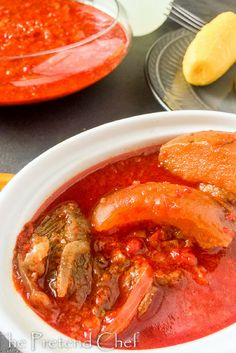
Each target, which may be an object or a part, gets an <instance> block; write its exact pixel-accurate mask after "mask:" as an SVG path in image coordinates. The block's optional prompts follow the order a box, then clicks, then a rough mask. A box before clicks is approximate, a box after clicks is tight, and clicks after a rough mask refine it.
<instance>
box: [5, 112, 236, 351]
mask: <svg viewBox="0 0 236 353" xmlns="http://www.w3.org/2000/svg"><path fill="white" fill-rule="evenodd" d="M208 118H209V121H207V119H208ZM191 121H192V123H191ZM235 122H236V115H234V114H229V113H222V112H213V111H210V112H209V111H175V112H158V113H151V114H144V115H140V116H134V117H131V118H127V119H122V120H116V121H114V122H111V123H108V124H104V125H101V126H98V127H96V128H93V129H91V130H88V131H85V132H83V133H81V134H78V135H76V136H74V137H71V138H69V139H67V140H65V141H64V142H61V143H59V144H58V145H56V146H54V147H52V148H51V149H49V150H48V151H46V152H44V153H43V154H42V155H40V156H39V157H37V158H36V159H34V160H33V161H32V162H30V163H29V164H28V165H27V166H26V167H24V168H23V169H22V170H21V171H20V172H19V173H18V174H17V175H16V177H15V178H13V179H12V181H10V183H9V184H8V185H7V186H6V188H5V189H4V190H3V191H2V193H1V196H0V215H1V218H2V216H3V219H5V222H0V234H4V237H3V236H1V237H0V244H1V246H0V280H2V279H3V278H4V275H5V276H6V278H8V281H9V282H11V284H12V280H11V278H9V272H6V271H5V270H6V268H5V267H4V266H5V262H10V266H11V260H12V257H11V258H10V259H7V256H5V258H6V259H4V256H1V254H2V255H5V254H7V253H8V250H7V249H5V248H4V246H3V245H4V244H6V242H8V240H9V239H8V238H9V236H8V233H7V232H5V231H6V230H7V227H8V228H9V229H8V230H10V228H12V227H13V225H12V224H11V222H12V219H11V217H13V216H14V211H13V214H11V215H9V214H8V219H7V217H6V215H7V211H9V210H10V211H11V205H12V208H13V209H14V207H16V208H17V207H19V206H22V207H23V206H24V202H25V199H24V197H23V194H21V195H20V196H21V197H19V195H18V191H19V190H21V191H22V187H24V186H25V185H28V184H27V182H29V180H31V179H32V177H34V178H35V179H34V180H33V181H32V184H35V185H33V186H32V188H31V186H30V185H29V190H28V191H27V190H26V193H27V192H28V194H30V195H31V194H32V190H33V191H34V192H35V193H37V190H38V192H39V193H40V192H41V190H40V188H39V189H36V186H38V187H39V186H40V185H42V184H43V183H44V182H46V183H49V180H48V176H45V178H44V177H43V176H42V175H40V178H37V176H38V170H37V168H39V167H42V166H45V163H46V162H48V163H49V164H48V166H49V169H50V168H51V169H53V168H54V166H53V165H51V164H50V163H51V162H52V161H53V160H55V165H56V164H57V167H58V166H59V165H60V163H61V161H62V160H65V159H68V158H69V157H68V151H69V150H72V149H73V148H74V147H75V146H78V147H79V146H80V145H83V144H84V143H86V142H87V144H90V145H91V141H93V143H92V145H93V147H92V151H95V150H97V148H98V146H97V144H96V137H98V139H100V140H101V141H100V144H101V146H100V145H99V146H100V147H101V150H102V155H103V159H102V160H103V161H104V162H105V161H106V160H107V159H108V158H107V156H106V153H107V154H109V153H111V152H110V150H109V149H108V147H107V142H106V141H105V139H104V135H106V134H107V136H109V134H110V135H111V136H110V137H109V138H110V140H111V141H112V143H113V142H114V145H115V144H118V142H117V141H119V142H120V143H121V144H120V145H119V146H118V150H120V148H121V146H122V141H120V140H122V139H124V141H125V146H126V145H127V146H128V149H127V152H128V151H130V152H131V151H132V150H134V149H135V148H134V149H133V147H134V146H135V144H134V143H133V142H132V141H129V140H128V139H129V138H131V140H132V137H134V138H135V139H136V140H137V142H138V144H137V146H140V144H143V146H149V145H151V144H152V143H153V142H152V143H151V141H154V138H156V139H158V140H159V141H158V142H159V143H161V139H162V138H163V141H164V140H166V139H168V138H169V136H176V135H178V134H179V133H181V132H180V131H182V130H183V129H184V127H186V130H184V131H183V132H182V133H184V132H187V131H200V126H203V127H207V128H208V129H210V128H212V129H213V130H216V127H218V126H221V127H222V129H224V130H225V131H235V130H236V124H235ZM188 125H189V126H188ZM131 128H133V131H132V130H131ZM127 129H128V131H127ZM202 129H203V128H202ZM125 131H126V132H127V134H126V136H125V137H124V136H123V135H122V133H124V132H125ZM138 131H139V134H138V133H137V132H138ZM145 131H146V137H145V138H143V139H142V138H141V137H142V136H143V135H145ZM119 133H121V135H120V134H119ZM171 134H172V135H171ZM115 135H118V137H117V140H114V136H115ZM120 136H122V139H121V138H120ZM156 136H157V137H156ZM147 141H148V143H147ZM149 141H150V143H149ZM131 146H132V148H131ZM112 148H114V147H113V146H112ZM66 150H68V151H66ZM63 151H65V152H67V153H64V154H63ZM124 151H125V150H124ZM74 153H75V152H74ZM119 154H122V153H119ZM115 155H117V154H115ZM59 156H60V158H58V157H59ZM56 157H57V159H55V158H56ZM96 157H97V156H96V154H95V155H94V156H93V160H95V161H96ZM86 158H87V157H86ZM67 163H68V160H67ZM78 163H83V161H79V162H78V161H77V166H78ZM92 165H96V164H94V162H93V164H92ZM68 169H69V165H68ZM39 170H40V169H39ZM56 170H58V172H59V169H56ZM83 170H86V169H83V168H82V169H81V171H83ZM77 174H78V173H77ZM67 177H68V175H67ZM67 177H66V178H67ZM27 178H28V179H29V180H28V181H27ZM63 178H64V181H63V183H66V182H67V181H68V180H69V179H70V178H71V177H68V179H65V175H62V179H63ZM54 183H55V180H51V181H50V187H49V188H51V191H50V193H51V194H52V193H53V189H52V185H54ZM56 183H58V185H62V182H61V181H60V180H59V181H58V180H56ZM23 189H24V188H23ZM55 189H58V186H56V187H55ZM48 196H50V195H48ZM27 197H28V196H27ZM27 197H26V199H27ZM12 200H14V201H15V202H16V204H19V205H18V206H17V205H16V206H15V204H12V203H11V201H12ZM28 201H29V200H28ZM41 204H42V203H38V204H37V205H35V210H37V209H39V207H40V206H41ZM31 206H32V205H31V204H30V202H29V205H28V206H27V207H28V208H31ZM4 212H5V214H4ZM30 212H31V211H30ZM34 214H35V211H34V210H32V215H34ZM17 217H18V223H19V219H21V215H20V214H17ZM9 219H10V220H11V222H10V221H9ZM13 219H14V217H13ZM13 223H14V222H13ZM5 224H6V225H5ZM23 224H24V223H23ZM9 234H10V237H11V238H12V242H13V243H14V244H15V239H16V236H17V234H18V233H17V234H16V233H15V231H14V232H12V231H10V232H9ZM10 250H11V251H10V253H9V254H11V256H12V250H13V247H11V249H10ZM8 269H9V268H8ZM10 273H11V272H10ZM10 277H11V276H10ZM6 285H7V284H6ZM12 287H13V286H12ZM1 292H3V291H1ZM1 292H0V317H1V320H0V330H1V331H2V332H6V331H5V330H6V328H7V329H8V328H9V330H12V331H14V338H16V339H19V340H21V339H22V338H24V339H28V338H29V336H28V333H29V332H30V327H34V326H33V324H35V323H37V324H39V327H43V329H44V332H45V333H46V334H48V333H51V334H53V337H62V338H64V339H68V337H67V336H65V335H64V334H62V333H60V332H59V331H57V330H55V329H53V328H52V327H51V326H49V325H48V324H46V323H45V322H44V321H43V320H42V319H41V318H40V317H39V316H37V315H36V314H35V313H34V312H33V311H32V309H30V308H29V307H28V306H27V305H26V304H25V302H24V301H23V299H22V297H21V296H20V294H19V293H18V292H17V291H16V290H15V289H14V288H10V292H9V290H8V292H7V293H8V294H9V293H10V294H11V295H12V296H13V299H14V306H15V307H13V308H11V307H10V306H9V305H8V306H7V305H5V304H4V303H7V302H8V303H10V298H9V297H8V296H5V297H4V294H3V293H1ZM3 299H4V300H3ZM18 306H20V308H19V310H21V311H23V312H24V314H25V315H28V314H29V312H30V315H29V316H30V317H29V318H27V320H28V321H29V322H28V323H30V324H32V326H29V327H28V326H26V323H27V322H26V323H24V320H22V319H21V320H20V318H18V317H16V318H15V317H14V319H13V318H12V317H11V311H12V310H13V311H14V310H15V309H16V308H17V307H18ZM24 326H26V327H24ZM36 327H37V326H36ZM235 346H236V324H232V325H230V326H228V327H226V328H224V329H222V330H219V331H217V332H215V333H212V334H210V335H208V336H205V337H202V338H199V339H196V340H194V341H190V342H186V343H182V344H178V345H175V346H168V347H164V348H154V349H147V350H133V349H132V351H134V352H137V353H138V352H140V353H141V352H142V353H153V352H154V350H155V351H156V352H158V353H189V351H191V353H200V352H201V351H202V350H204V349H206V348H207V350H208V352H209V353H222V352H223V351H224V353H234V352H235V351H234V350H235ZM82 350H83V348H81V351H82ZM21 351H22V352H25V353H29V352H32V350H31V349H28V347H27V348H22V349H21ZM52 351H54V352H55V349H54V350H50V349H47V348H46V349H45V350H42V349H40V350H39V352H40V353H42V352H46V353H49V352H50V353H51V352H52ZM116 351H118V352H120V353H121V352H123V353H124V351H121V350H119V349H117V350H116ZM56 352H62V351H61V350H56ZM67 352H68V353H70V352H74V350H68V351H67ZM84 352H85V350H84ZM91 352H92V353H95V352H96V353H98V352H99V348H98V347H96V346H92V348H91Z"/></svg>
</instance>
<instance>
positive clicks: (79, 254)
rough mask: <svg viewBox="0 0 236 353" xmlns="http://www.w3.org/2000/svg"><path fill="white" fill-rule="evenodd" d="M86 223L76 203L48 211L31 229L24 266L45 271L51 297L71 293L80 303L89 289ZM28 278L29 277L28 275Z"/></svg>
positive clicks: (40, 274) (89, 269) (39, 272)
mask: <svg viewBox="0 0 236 353" xmlns="http://www.w3.org/2000/svg"><path fill="white" fill-rule="evenodd" d="M89 233H90V227H89V224H88V222H87V220H86V218H85V217H84V216H83V214H82V213H81V211H80V209H79V208H78V206H77V204H76V203H73V202H69V203H66V204H63V205H61V206H59V207H57V208H56V209H55V210H53V211H51V212H50V213H49V214H48V215H47V216H46V217H45V218H43V219H42V221H41V222H40V224H39V225H38V226H37V227H36V229H35V230H34V232H33V234H32V237H31V249H30V251H29V252H28V253H26V255H25V259H24V268H25V269H27V271H28V272H31V273H36V274H38V277H39V276H42V275H43V274H44V275H45V283H46V285H47V286H48V288H47V289H48V290H49V292H50V293H51V294H53V295H54V296H55V297H56V296H58V297H59V298H62V297H65V296H66V295H73V296H74V298H75V300H76V302H77V305H78V307H81V306H82V305H83V303H84V301H85V300H86V298H87V296H88V294H89V293H90V291H91V283H92V266H91V255H90V237H89ZM28 279H29V281H31V279H30V278H28Z"/></svg>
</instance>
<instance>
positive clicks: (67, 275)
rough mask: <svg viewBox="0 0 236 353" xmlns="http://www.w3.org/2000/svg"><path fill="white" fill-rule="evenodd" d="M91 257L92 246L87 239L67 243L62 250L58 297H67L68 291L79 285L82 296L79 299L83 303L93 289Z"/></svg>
mask: <svg viewBox="0 0 236 353" xmlns="http://www.w3.org/2000/svg"><path fill="white" fill-rule="evenodd" d="M89 259H90V246H89V243H88V242H87V241H84V240H76V241H73V242H71V243H68V244H66V246H65V247H64V249H63V251H62V254H61V260H60V264H59V268H58V275H57V295H58V297H65V296H66V294H67V292H71V291H72V288H73V287H77V289H78V295H79V296H80V299H79V298H77V301H78V303H79V304H80V305H83V303H84V301H85V299H86V297H87V294H88V293H89V292H90V290H91V276H92V268H91V264H90V261H89ZM85 264H86V266H85ZM88 266H89V269H88ZM85 269H86V275H85ZM87 277H89V278H87ZM87 287H89V288H87Z"/></svg>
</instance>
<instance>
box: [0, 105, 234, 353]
mask: <svg viewBox="0 0 236 353" xmlns="http://www.w3.org/2000/svg"><path fill="white" fill-rule="evenodd" d="M235 150H236V134H235V116H234V115H230V114H226V113H219V112H206V111H204V112H200V111H178V112H163V113H154V114H148V115H143V116H138V117H133V118H129V119H124V120H120V121H116V122H112V123H109V124H106V125H103V126H100V127H97V128H95V129H92V130H90V131H87V132H84V133H82V134H79V135H77V136H75V137H72V138H70V139H69V140H66V141H65V142H63V143H60V144H59V145H57V146H55V147H54V148H52V149H50V150H49V151H47V152H45V153H44V154H42V155H41V156H39V157H38V158H36V159H35V160H34V161H33V162H31V163H30V164H29V165H27V166H26V167H25V168H24V169H23V170H22V171H20V172H19V173H18V174H17V176H16V177H14V178H13V179H12V180H11V181H10V183H9V184H8V185H7V187H6V188H5V189H4V190H3V191H2V193H1V196H0V217H1V223H0V234H1V238H0V281H1V283H2V286H3V287H2V288H3V290H2V291H0V317H1V320H0V330H1V331H2V332H3V333H6V335H7V334H8V335H9V334H11V336H10V337H11V340H13V339H14V341H15V342H23V343H22V346H21V347H20V349H21V350H22V351H23V352H30V351H31V349H32V347H34V349H35V350H36V351H38V352H47V353H48V352H51V350H52V348H51V347H52V346H53V347H54V350H55V349H56V351H57V352H63V351H64V348H65V345H66V344H67V347H69V348H68V350H67V351H68V352H74V351H75V349H78V348H79V350H80V351H83V350H85V349H86V347H87V348H88V346H89V347H90V349H91V350H92V351H93V352H98V351H99V350H100V349H101V347H108V348H114V349H118V350H122V349H130V350H135V351H138V350H144V349H145V350H146V349H147V350H150V352H151V350H153V349H155V350H156V351H157V352H160V353H162V352H166V349H167V350H168V352H173V353H188V352H190V351H191V352H192V353H199V352H202V351H207V352H209V353H211V352H212V353H213V352H214V353H234V352H235V346H236V326H235V319H236V307H235V294H236V278H235V271H236V239H235V233H236V216H235V214H236V213H235V212H236V211H235V207H236V206H235V205H236V202H235V200H236V199H235V194H236V189H235V187H236V186H235V185H236V183H235V178H236V172H235V168H236V159H235V158H236V152H235ZM63 347H64V348H63ZM167 347H168V348H167ZM102 349H103V348H102Z"/></svg>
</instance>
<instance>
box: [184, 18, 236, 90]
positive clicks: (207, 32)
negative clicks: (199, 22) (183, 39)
mask: <svg viewBox="0 0 236 353" xmlns="http://www.w3.org/2000/svg"><path fill="white" fill-rule="evenodd" d="M235 61H236V14H235V13H233V12H223V13H221V14H220V15H218V16H217V17H215V18H214V19H213V20H212V21H211V22H209V23H208V24H206V25H205V26H204V27H203V28H202V29H201V30H200V32H198V34H197V35H196V37H195V38H194V40H193V41H192V42H191V43H190V45H189V47H188V49H187V51H186V53H185V56H184V59H183V74H184V77H185V79H186V81H187V82H189V83H190V84H192V85H196V86H204V85H207V84H210V83H212V82H214V81H216V80H217V79H218V78H220V77H221V76H222V75H223V74H224V73H225V72H226V71H227V70H228V69H229V68H230V67H231V66H232V65H233V64H234V63H235Z"/></svg>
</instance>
